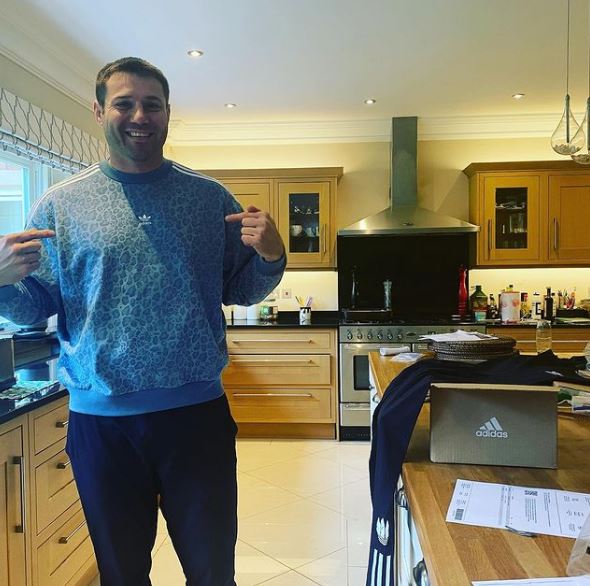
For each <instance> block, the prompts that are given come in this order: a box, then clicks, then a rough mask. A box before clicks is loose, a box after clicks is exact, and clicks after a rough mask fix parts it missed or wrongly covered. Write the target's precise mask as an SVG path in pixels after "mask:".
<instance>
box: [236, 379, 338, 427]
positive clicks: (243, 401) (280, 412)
mask: <svg viewBox="0 0 590 586" xmlns="http://www.w3.org/2000/svg"><path fill="white" fill-rule="evenodd" d="M225 393H226V395H227V398H228V400H229V403H230V406H231V412H232V415H233V417H234V419H235V420H236V421H237V422H238V423H240V422H241V423H301V422H308V423H328V422H331V421H333V420H334V414H333V408H332V402H333V401H332V392H331V390H330V389H315V388H294V389H288V390H285V389H284V388H270V389H269V388H265V389H260V388H251V387H243V388H226V391H225Z"/></svg>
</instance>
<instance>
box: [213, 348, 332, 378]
mask: <svg viewBox="0 0 590 586" xmlns="http://www.w3.org/2000/svg"><path fill="white" fill-rule="evenodd" d="M330 362H331V360H330V355H329V354H289V355H281V354H248V355H231V356H230V358H229V364H228V365H227V367H226V369H225V370H224V371H223V383H224V385H228V386H229V385H240V386H244V385H248V386H251V385H284V386H299V385H329V384H330V382H331V369H330Z"/></svg>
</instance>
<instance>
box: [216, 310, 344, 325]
mask: <svg viewBox="0 0 590 586" xmlns="http://www.w3.org/2000/svg"><path fill="white" fill-rule="evenodd" d="M339 325H340V315H339V313H338V312H337V311H312V312H311V323H309V324H303V325H302V324H300V323H299V312H298V311H280V312H279V316H278V319H277V320H276V321H261V320H246V319H235V320H228V322H227V329H228V330H232V329H237V328H308V329H309V328H337V327H338V326H339Z"/></svg>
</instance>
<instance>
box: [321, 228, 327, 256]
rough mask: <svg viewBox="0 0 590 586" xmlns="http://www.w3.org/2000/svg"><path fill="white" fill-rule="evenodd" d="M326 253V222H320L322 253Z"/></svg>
mask: <svg viewBox="0 0 590 586" xmlns="http://www.w3.org/2000/svg"><path fill="white" fill-rule="evenodd" d="M324 254H326V224H322V255H324Z"/></svg>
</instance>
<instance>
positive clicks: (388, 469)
mask: <svg viewBox="0 0 590 586" xmlns="http://www.w3.org/2000/svg"><path fill="white" fill-rule="evenodd" d="M580 368H582V369H583V368H585V360H584V358H583V357H576V358H570V359H561V358H557V357H556V356H555V354H553V353H552V352H551V351H548V352H544V353H543V354H539V355H537V356H520V355H515V356H511V357H509V358H497V359H494V360H489V361H487V362H483V363H480V364H469V363H465V362H450V361H442V360H422V361H420V362H417V363H416V364H413V365H412V366H409V367H408V368H406V369H405V370H402V372H401V373H400V374H399V375H398V376H397V377H396V378H395V379H394V380H393V381H392V382H391V383H390V384H389V386H388V387H387V389H386V390H385V393H384V394H383V398H382V399H381V402H380V403H379V405H378V406H377V408H376V409H375V413H374V416H373V422H372V424H373V436H372V443H371V457H370V459H369V475H370V484H371V502H372V505H373V518H372V524H371V528H372V529H371V546H370V552H369V566H368V571H367V581H366V586H394V585H395V577H394V568H393V560H394V551H395V531H394V529H395V524H394V492H395V490H396V487H397V481H398V478H399V475H400V473H401V467H402V463H403V461H404V459H405V456H406V451H407V449H408V444H409V443H410V437H411V436H412V431H413V430H414V426H415V425H416V420H417V418H418V415H419V413H420V410H421V409H422V405H423V403H424V399H425V398H426V394H427V393H428V389H429V388H430V385H431V384H432V383H484V384H485V383H488V384H491V383H497V384H522V385H552V384H553V381H555V380H560V381H567V382H575V383H578V384H586V385H588V384H589V383H590V381H588V380H587V379H585V378H582V377H580V376H578V375H577V374H576V370H578V369H580ZM589 390H590V387H589Z"/></svg>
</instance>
